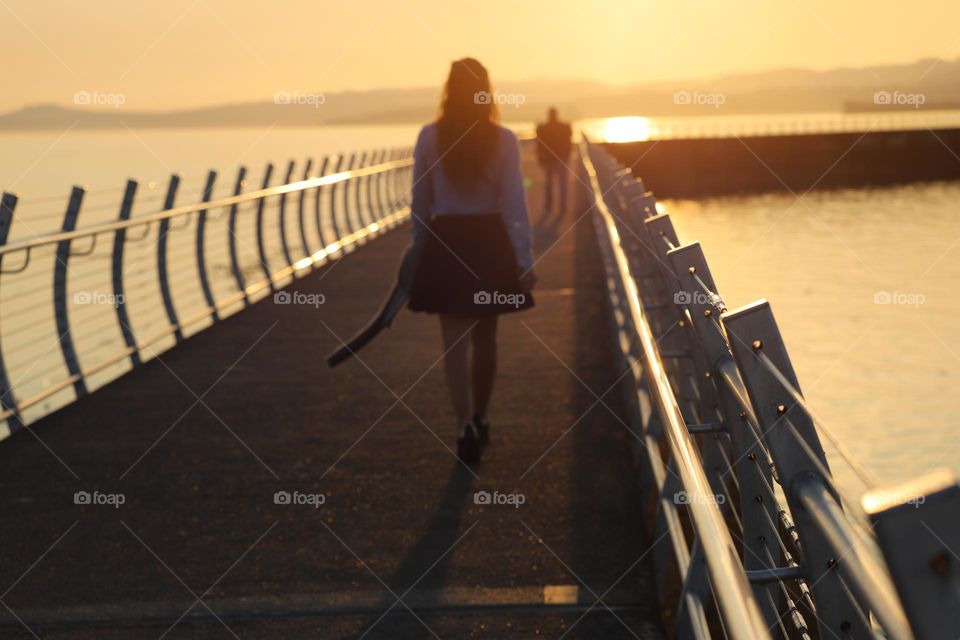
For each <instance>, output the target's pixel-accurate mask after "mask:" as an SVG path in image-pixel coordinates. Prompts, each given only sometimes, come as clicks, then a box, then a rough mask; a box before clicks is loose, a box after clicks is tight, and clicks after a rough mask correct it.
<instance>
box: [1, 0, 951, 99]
mask: <svg viewBox="0 0 960 640" xmlns="http://www.w3.org/2000/svg"><path fill="white" fill-rule="evenodd" d="M958 24H960V2H958V1H957V0H911V1H910V2H903V1H902V0H728V1H719V0H658V1H655V2H644V1H638V0H629V1H626V0H593V1H591V0H582V1H575V0H565V1H561V2H545V1H542V0H488V1H484V2H474V1H469V0H353V1H349V2H340V1H336V2H332V1H328V0H274V1H272V2H263V1H260V0H256V1H251V0H162V1H160V0H83V1H77V0H0V42H2V48H0V60H2V66H0V68H2V69H3V72H4V73H3V76H4V77H3V89H4V90H3V91H2V92H0V110H2V111H7V110H10V109H14V108H18V107H20V106H23V105H25V104H35V103H40V102H53V103H60V104H69V103H70V102H71V99H72V96H73V94H74V92H77V91H100V92H104V93H118V94H122V95H123V96H124V100H125V106H126V108H129V109H169V108H176V107H192V106H199V105H207V104H217V103H224V102H243V101H249V100H267V99H270V97H271V96H272V95H273V94H274V93H275V92H277V91H303V92H310V91H322V92H328V93H329V92H333V91H338V90H344V89H370V88H376V87H404V86H430V85H437V84H439V83H440V82H441V81H442V79H443V76H444V73H445V71H446V68H447V66H448V64H449V61H450V60H451V59H453V58H457V57H462V56H465V55H472V56H474V57H477V58H479V59H480V60H481V61H483V62H484V63H485V64H486V65H487V66H488V68H489V69H490V71H491V73H492V74H493V77H494V80H495V81H496V80H498V79H499V80H520V81H522V80H525V79H537V78H588V79H595V80H600V81H605V82H610V83H636V82H644V81H648V80H658V79H678V78H693V77H696V78H699V77H712V76H723V75H726V74H731V73H739V72H744V71H756V70H763V69H771V68H777V67H783V66H790V67H804V68H812V69H826V68H832V67H839V66H847V67H863V66H867V65H879V64H885V63H899V62H910V61H913V60H915V59H917V58H921V57H928V56H940V57H946V58H955V57H958V56H960V32H958V30H957V28H956V27H957V25H958Z"/></svg>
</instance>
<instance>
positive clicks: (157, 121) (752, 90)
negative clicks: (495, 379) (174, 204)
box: [0, 58, 960, 130]
mask: <svg viewBox="0 0 960 640" xmlns="http://www.w3.org/2000/svg"><path fill="white" fill-rule="evenodd" d="M885 96H888V98H889V99H887V98H885ZM438 99H439V89H438V88H437V87H421V88H411V89H377V90H371V91H348V92H340V93H330V94H322V93H314V94H306V93H297V92H280V93H278V94H276V95H274V96H272V98H270V99H267V100H264V101H260V102H248V103H241V104H229V105H217V106H211V107H201V108H193V109H182V110H174V111H136V110H133V109H129V108H127V107H126V106H124V105H122V104H121V105H118V106H117V107H115V108H114V107H111V106H109V105H110V104H111V97H110V96H100V95H98V94H96V93H93V94H91V93H86V92H81V93H78V94H76V95H75V96H74V103H75V104H74V105H71V106H61V105H51V104H44V105H32V106H27V107H24V108H22V109H19V110H17V111H13V112H11V113H6V114H2V115H0V130H37V129H63V128H66V127H69V126H71V125H73V124H74V123H76V125H75V126H76V127H77V128H91V129H97V128H101V129H102V128H123V127H124V126H128V127H131V128H134V129H142V128H165V127H176V128H182V127H205V128H209V127H243V126H257V127H259V126H270V125H274V124H275V125H277V126H320V125H321V124H375V123H412V122H423V121H426V120H429V119H430V118H431V117H433V116H434V115H435V114H436V112H437V102H438ZM481 99H483V98H481ZM489 99H491V100H496V101H497V102H498V103H499V104H500V111H501V116H502V118H503V119H504V120H506V121H524V120H526V121H529V120H535V119H537V118H541V117H542V116H543V112H544V111H545V109H546V108H547V107H548V106H550V105H554V106H557V107H558V108H559V109H560V110H561V113H562V114H563V116H564V117H566V118H568V119H579V118H593V117H608V116H620V115H645V116H680V115H715V114H749V113H794V112H804V111H843V110H857V111H859V110H880V109H888V110H897V109H910V110H913V109H915V108H920V109H935V108H936V109H944V108H958V107H960V59H957V60H952V61H951V60H936V59H932V58H930V59H924V60H918V61H916V62H913V63H911V64H902V65H883V66H876V67H871V68H864V69H853V68H844V69H833V70H829V71H809V70H804V69H778V70H773V71H766V72H762V73H749V74H739V75H731V76H727V77H724V78H715V79H706V80H678V81H670V82H655V83H645V84H637V85H630V86H622V85H608V84H604V83H600V82H593V81H589V80H535V81H530V82H504V83H502V84H500V85H498V86H497V92H496V93H495V94H494V95H493V96H491V97H490V98H489ZM91 104H98V105H105V106H101V107H98V108H90V107H89V105H91Z"/></svg>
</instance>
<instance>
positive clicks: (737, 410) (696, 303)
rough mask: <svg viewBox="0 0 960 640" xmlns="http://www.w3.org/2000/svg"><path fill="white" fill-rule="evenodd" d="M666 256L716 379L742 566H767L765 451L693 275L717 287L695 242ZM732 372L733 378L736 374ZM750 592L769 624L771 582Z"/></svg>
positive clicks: (769, 518)
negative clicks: (735, 493) (728, 379)
mask: <svg viewBox="0 0 960 640" xmlns="http://www.w3.org/2000/svg"><path fill="white" fill-rule="evenodd" d="M668 256H669V258H670V261H671V263H672V265H673V269H674V272H675V273H676V274H677V277H679V278H680V290H681V291H685V292H686V293H688V294H689V295H688V296H686V300H687V302H686V306H687V309H688V310H689V312H690V318H691V321H692V323H693V328H694V330H695V331H696V333H697V336H698V338H699V341H700V345H701V346H702V348H703V352H704V355H705V357H706V360H707V363H708V364H707V366H708V367H709V370H710V372H711V373H712V374H713V378H714V379H715V380H716V389H717V396H718V398H717V399H718V401H719V403H720V410H721V413H722V416H723V424H724V426H725V429H726V431H727V433H728V434H729V436H730V442H731V449H730V455H731V457H732V462H733V469H732V471H733V472H734V475H735V477H736V478H737V481H738V483H739V497H740V509H739V513H740V522H741V524H742V526H743V540H741V545H742V547H743V553H742V560H743V565H744V568H745V569H746V570H747V571H754V570H760V569H773V568H774V563H773V562H772V559H773V558H779V557H780V553H781V551H780V548H779V546H778V545H777V543H776V540H777V537H778V531H777V528H776V522H777V514H776V511H775V507H776V504H775V503H774V502H773V501H774V500H775V499H776V497H775V496H774V495H771V494H770V492H769V489H768V488H769V487H772V486H773V484H772V482H773V481H772V478H771V474H770V467H769V466H768V464H767V462H766V458H767V456H766V452H765V451H764V450H763V446H762V445H761V443H760V442H759V441H757V439H756V436H755V434H754V433H753V430H752V428H751V426H750V424H749V423H748V421H749V420H753V416H752V415H747V414H746V413H745V412H743V410H742V409H741V407H740V404H739V402H737V400H736V398H735V397H734V396H733V395H732V394H731V392H730V390H729V388H728V387H727V386H726V385H725V384H724V382H723V381H722V380H721V376H722V372H721V370H720V365H721V364H722V363H724V362H728V363H731V364H733V355H732V354H731V353H730V348H729V346H728V345H727V341H726V339H725V338H724V337H723V334H722V330H721V329H720V326H719V324H717V318H718V315H719V314H718V312H717V310H716V309H715V308H714V307H713V305H712V304H710V299H709V298H708V295H707V293H706V292H703V291H701V287H700V283H699V282H697V278H698V277H699V279H700V281H702V282H703V284H704V285H706V286H707V287H708V288H709V289H710V292H715V291H717V285H716V283H715V282H714V280H713V275H712V274H711V273H710V267H709V265H708V264H707V260H706V257H705V256H704V255H703V249H702V248H701V246H700V243H699V242H694V243H691V244H687V245H684V246H682V247H678V248H677V249H673V250H672V251H670V252H669V254H668ZM737 375H738V377H739V373H738V374H737ZM724 473H726V472H724ZM729 497H731V498H732V496H729ZM753 592H754V595H755V597H756V599H757V605H758V606H759V607H760V611H761V612H762V613H763V616H764V619H765V620H766V621H767V622H768V623H769V624H770V625H771V626H772V625H774V624H775V623H776V621H777V617H778V613H777V610H776V608H775V607H774V606H772V604H771V603H772V602H776V601H777V600H778V599H779V594H778V593H777V590H776V588H775V585H772V584H755V585H753Z"/></svg>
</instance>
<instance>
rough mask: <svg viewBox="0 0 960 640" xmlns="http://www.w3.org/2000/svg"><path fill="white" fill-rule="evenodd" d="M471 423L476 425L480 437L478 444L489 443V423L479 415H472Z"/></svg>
mask: <svg viewBox="0 0 960 640" xmlns="http://www.w3.org/2000/svg"><path fill="white" fill-rule="evenodd" d="M473 424H475V425H476V426H477V434H478V435H479V437H480V444H482V445H486V444H490V423H489V422H487V421H486V420H484V419H482V418H481V417H480V416H473Z"/></svg>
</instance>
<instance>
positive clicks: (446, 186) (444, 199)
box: [411, 124, 533, 271]
mask: <svg viewBox="0 0 960 640" xmlns="http://www.w3.org/2000/svg"><path fill="white" fill-rule="evenodd" d="M498 129H499V133H500V144H499V147H498V151H497V157H496V162H495V164H494V165H493V166H492V168H491V177H492V180H491V181H490V185H489V186H488V187H487V186H484V187H478V188H477V189H476V190H474V191H473V192H471V193H466V194H465V193H463V192H461V191H458V190H457V188H456V187H455V186H454V185H453V184H451V182H450V180H449V179H448V178H447V175H446V173H445V172H444V169H443V163H441V162H440V154H439V151H438V145H437V127H436V125H435V124H428V125H427V126H425V127H424V128H423V129H421V130H420V135H419V136H418V137H417V146H416V147H415V148H414V151H413V204H412V206H411V212H412V214H413V218H414V223H413V237H414V240H415V241H421V240H423V239H424V238H425V235H424V234H427V233H429V232H428V231H427V230H426V229H425V228H424V224H425V223H426V222H427V221H428V220H429V219H430V216H434V215H437V216H442V215H451V214H471V213H495V212H500V213H501V215H503V223H504V226H506V228H507V233H509V234H510V239H511V241H512V242H513V248H514V251H515V253H516V255H517V263H518V265H519V266H520V268H521V269H522V270H524V271H526V270H527V269H530V268H531V267H532V266H533V247H532V246H531V234H530V216H529V215H528V213H527V200H526V198H525V196H524V192H523V174H522V173H520V143H519V142H518V141H517V136H516V135H515V134H514V133H513V131H510V129H507V128H506V127H498Z"/></svg>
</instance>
